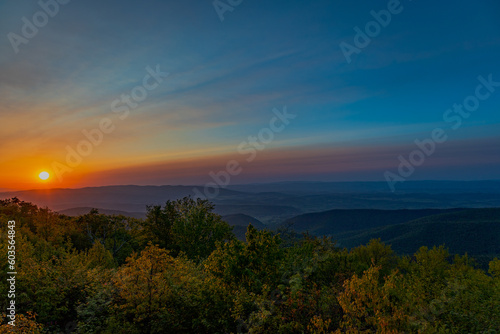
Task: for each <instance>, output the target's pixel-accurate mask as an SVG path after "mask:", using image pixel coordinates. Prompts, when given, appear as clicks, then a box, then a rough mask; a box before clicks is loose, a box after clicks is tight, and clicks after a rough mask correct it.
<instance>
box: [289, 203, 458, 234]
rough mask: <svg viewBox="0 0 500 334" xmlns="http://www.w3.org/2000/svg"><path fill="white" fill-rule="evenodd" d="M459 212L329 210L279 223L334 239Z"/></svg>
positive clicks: (452, 210) (449, 210)
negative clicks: (432, 216) (376, 228)
mask: <svg viewBox="0 0 500 334" xmlns="http://www.w3.org/2000/svg"><path fill="white" fill-rule="evenodd" d="M461 210H462V209H446V210H436V209H425V210H366V209H362V210H330V211H325V212H316V213H307V214H303V215H300V216H297V217H294V218H291V219H288V220H286V221H285V222H284V223H283V226H286V227H290V228H292V229H293V230H294V231H295V232H299V233H300V232H310V233H311V234H315V235H335V234H339V233H343V232H348V231H354V230H365V229H370V228H374V227H380V226H386V225H394V224H400V223H404V222H408V221H412V220H415V219H417V218H422V217H425V216H431V215H437V214H441V213H449V212H455V211H461Z"/></svg>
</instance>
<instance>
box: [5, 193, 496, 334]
mask: <svg viewBox="0 0 500 334" xmlns="http://www.w3.org/2000/svg"><path fill="white" fill-rule="evenodd" d="M368 219H369V218H368ZM11 221H14V222H15V227H14V228H12V227H11V225H10V224H8V222H11ZM0 222H1V225H0V235H1V238H2V239H1V240H2V241H1V243H0V249H1V251H0V253H1V254H2V256H0V266H1V268H2V269H1V274H0V275H1V280H0V295H1V296H2V298H0V300H1V301H2V302H1V303H2V311H0V317H1V323H0V333H33V334H35V333H128V334H139V333H141V334H142V333H144V334H152V333H315V334H326V333H485V334H486V333H500V331H499V329H500V260H498V259H494V260H492V261H490V262H489V265H488V266H487V268H484V266H480V265H478V263H477V262H476V261H475V260H474V259H473V258H472V257H470V256H467V254H465V255H455V254H450V253H449V252H448V250H447V248H446V246H445V245H443V246H440V247H433V248H428V247H421V248H420V249H419V250H418V251H417V252H415V253H414V254H412V255H398V254H396V253H395V252H394V251H393V250H392V249H391V247H390V245H386V244H384V243H382V242H380V240H377V239H372V240H370V241H369V242H368V243H367V244H365V245H362V246H358V247H354V248H350V249H347V248H342V247H339V246H337V244H336V242H335V237H332V238H326V237H323V238H321V237H317V236H311V235H308V234H307V233H304V234H302V235H297V234H295V233H293V232H292V231H290V230H287V229H282V230H278V231H269V230H258V229H256V228H254V227H253V226H252V225H249V226H248V229H247V231H246V235H245V239H246V240H245V241H242V240H238V239H237V238H236V237H235V235H234V234H233V232H232V227H231V226H230V225H229V224H228V223H226V222H224V221H223V219H222V218H221V216H220V215H218V214H216V213H214V205H213V204H212V203H210V202H209V201H207V200H201V199H193V198H190V197H185V198H183V199H179V200H175V201H167V202H166V203H165V204H164V205H152V206H148V207H147V217H146V219H137V218H131V217H126V216H123V215H105V214H101V213H99V211H98V210H96V209H93V210H91V211H90V212H89V213H87V214H84V215H80V216H77V217H70V216H66V215H62V214H59V213H57V212H54V211H51V210H50V209H49V208H46V207H45V208H41V207H38V206H36V205H34V204H32V203H29V202H24V201H22V200H19V199H18V198H12V199H6V200H2V201H0ZM13 230H15V271H16V273H17V274H16V277H15V292H14V293H15V298H14V299H15V307H16V316H15V326H12V325H10V324H9V321H11V320H12V319H10V318H9V317H8V311H7V308H8V306H9V305H8V298H7V296H8V295H9V292H10V291H12V290H11V285H10V283H9V281H7V279H8V278H9V275H8V274H7V273H8V272H10V271H12V268H11V267H10V265H11V264H10V263H9V257H8V256H7V254H11V253H8V252H9V250H11V249H12V248H9V247H10V246H11V245H12V243H9V240H13V239H14V237H13V236H14V232H10V231H13ZM9 236H10V238H9Z"/></svg>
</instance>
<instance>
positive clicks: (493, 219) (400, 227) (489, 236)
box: [338, 208, 500, 257]
mask: <svg viewBox="0 0 500 334" xmlns="http://www.w3.org/2000/svg"><path fill="white" fill-rule="evenodd" d="M377 238H380V239H381V240H382V241H383V242H385V243H387V244H390V245H391V246H392V248H393V249H394V250H396V251H397V252H399V253H401V254H412V253H414V252H415V251H416V250H417V249H418V248H419V247H421V246H428V247H432V246H435V245H442V244H444V245H445V246H446V247H448V248H449V250H450V252H451V253H453V254H464V253H466V252H467V253H468V254H469V255H474V256H477V255H491V257H494V256H499V255H500V208H488V209H466V210H461V211H458V212H449V213H443V214H437V215H432V216H427V217H423V218H420V219H416V220H413V221H410V222H406V223H403V224H396V225H389V226H383V227H378V228H373V229H368V230H364V231H356V232H350V233H345V234H340V235H338V240H339V241H340V245H341V246H344V247H348V248H349V247H355V246H358V245H361V244H364V243H366V242H368V241H369V240H370V239H377Z"/></svg>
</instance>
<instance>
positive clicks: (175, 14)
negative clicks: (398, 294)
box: [0, 0, 500, 188]
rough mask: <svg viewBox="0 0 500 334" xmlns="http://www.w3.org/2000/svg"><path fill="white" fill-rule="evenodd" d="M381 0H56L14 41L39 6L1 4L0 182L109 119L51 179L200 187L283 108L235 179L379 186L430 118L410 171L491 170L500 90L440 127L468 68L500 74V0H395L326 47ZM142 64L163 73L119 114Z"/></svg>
mask: <svg viewBox="0 0 500 334" xmlns="http://www.w3.org/2000/svg"><path fill="white" fill-rule="evenodd" d="M44 2H47V1H44ZM223 2H225V3H227V2H226V1H223ZM388 3H390V1H350V2H345V1H312V2H306V1H272V2H271V1H248V0H244V1H242V2H241V4H239V5H238V6H235V7H234V8H233V10H232V11H227V12H225V13H224V20H223V21H221V20H220V19H219V16H218V14H217V12H216V10H215V9H214V6H213V4H212V2H211V1H193V0H185V1H182V2H179V1H159V0H158V1H153V0H146V1H78V0H72V1H71V2H69V3H68V4H64V5H60V8H59V12H58V13H57V14H56V15H55V16H54V17H50V18H49V20H48V23H47V24H46V25H45V26H43V27H41V28H40V29H39V31H38V34H37V35H36V36H34V37H33V38H30V39H29V42H28V43H27V44H21V45H19V46H18V47H19V52H18V53H16V52H14V49H13V47H12V43H11V42H10V41H9V37H8V34H9V33H15V34H18V35H22V31H21V29H22V26H23V24H24V23H23V21H22V18H23V17H26V18H28V20H30V21H32V20H33V15H34V14H36V13H37V12H38V11H40V10H41V7H40V5H39V4H38V2H37V1H24V2H22V3H21V2H13V1H11V2H6V1H4V2H2V3H1V4H0V33H1V35H2V36H3V37H2V38H1V39H0V70H1V71H0V98H1V100H2V102H3V103H2V106H0V117H2V119H3V122H2V123H3V125H4V126H3V129H2V132H1V133H0V137H1V139H2V141H3V142H4V145H2V147H0V157H1V158H0V159H1V160H2V165H3V166H2V175H4V176H5V177H6V178H7V179H8V180H10V181H8V180H7V179H6V180H0V183H2V184H0V188H3V187H5V188H12V187H14V188H29V187H35V186H36V184H34V183H33V180H32V178H31V176H32V174H33V173H36V172H37V171H38V170H39V169H44V170H49V171H50V172H51V174H58V173H57V172H56V171H54V170H52V169H53V168H54V162H59V163H61V164H63V165H67V162H66V156H67V146H70V147H74V148H75V147H76V146H77V145H78V143H79V142H80V141H81V140H83V139H85V138H84V137H82V130H84V129H87V130H90V129H93V128H96V127H98V126H99V121H100V120H101V119H103V118H108V117H109V118H111V119H113V122H114V124H115V129H114V131H113V132H112V133H110V134H106V135H105V136H104V139H103V141H102V143H100V144H99V145H97V146H96V147H94V148H93V150H92V153H91V154H90V155H88V156H85V157H82V161H81V162H80V163H79V164H78V166H75V167H71V168H70V169H71V171H66V172H65V173H64V174H63V175H59V176H61V177H58V178H54V180H53V183H52V184H51V185H52V186H84V185H104V184H129V183H135V184H181V183H183V184H194V183H202V182H206V181H208V180H209V177H208V173H209V172H210V171H217V170H221V169H223V168H225V165H226V163H227V161H228V160H231V159H236V160H238V161H242V162H244V161H245V159H244V158H245V157H243V156H242V155H241V154H239V153H238V152H237V147H238V145H240V143H242V142H244V141H245V140H247V138H248V136H251V135H256V134H257V133H259V131H261V129H263V128H265V127H266V126H268V124H269V121H270V119H271V118H272V117H273V113H272V110H273V108H278V109H280V110H281V109H282V108H283V106H287V109H288V111H289V112H290V113H293V114H295V115H297V117H296V118H295V119H293V120H292V121H291V122H290V124H289V125H287V126H286V128H285V130H283V131H282V132H280V133H276V134H275V136H274V140H273V141H272V142H270V143H268V144H266V145H265V149H264V150H262V151H259V155H258V157H257V159H256V160H255V161H252V162H249V163H246V164H245V166H244V170H243V172H242V173H241V174H240V175H237V176H236V177H235V178H234V179H233V182H235V183H245V182H255V181H273V180H325V181H329V180H336V181H342V180H345V181H351V180H374V181H375V180H384V172H385V171H392V172H394V173H396V170H397V168H398V164H399V161H398V156H399V155H403V156H408V155H409V154H410V152H412V150H414V149H415V144H414V143H413V142H414V140H415V139H420V140H422V139H425V138H429V136H430V133H431V132H432V131H433V129H435V128H438V127H441V128H443V129H445V130H446V131H447V134H448V135H449V139H448V140H447V141H446V142H445V143H443V144H441V145H438V147H437V149H436V152H435V153H434V154H432V155H431V156H429V157H427V159H426V161H425V163H424V164H422V165H421V166H418V167H417V168H416V170H415V173H413V174H412V175H411V177H409V178H408V179H412V180H418V179H461V180H462V179H464V180H471V179H498V178H500V172H499V171H500V168H499V167H500V159H499V156H500V155H499V154H498V153H500V150H499V148H498V143H499V142H500V141H499V140H498V139H499V138H500V136H499V131H498V130H499V129H500V112H499V111H500V87H499V88H498V91H495V92H493V93H492V94H491V96H490V97H489V98H488V99H486V100H485V101H481V104H480V106H479V108H478V109H477V110H476V111H474V112H473V113H472V114H471V116H470V117H469V118H467V119H464V120H463V123H462V125H461V126H460V128H459V129H457V130H451V124H450V123H446V122H444V121H443V114H444V113H445V111H446V110H447V109H449V108H451V107H452V105H453V104H454V103H462V102H463V101H464V99H465V98H466V97H467V96H469V95H471V94H474V92H475V88H476V87H477V85H478V84H479V81H478V79H477V78H478V76H483V77H485V78H487V77H488V75H492V78H493V80H494V81H496V82H500V63H499V61H498V59H500V58H499V56H500V3H499V2H498V1H493V0H485V1H481V2H480V3H477V2H473V1H455V2H453V3H451V2H450V3H441V2H438V3H436V2H435V1H432V2H431V1H424V0H421V1H417V0H413V1H409V0H405V1H401V2H400V5H399V6H400V7H401V8H402V11H401V12H400V13H399V14H393V15H392V18H391V22H390V23H389V24H388V25H387V27H383V28H381V32H380V34H378V35H376V36H375V37H373V38H372V41H371V43H370V44H369V45H368V46H367V47H366V48H363V49H362V50H361V52H360V53H359V54H356V55H353V57H352V62H351V63H348V62H347V61H346V58H345V57H344V55H343V53H342V51H341V49H340V47H339V44H340V43H341V42H346V43H350V44H354V42H353V39H354V37H355V34H356V33H355V31H354V30H353V29H354V27H356V26H357V27H360V28H361V29H362V30H364V27H365V25H366V24H367V23H368V22H370V21H373V20H374V19H373V17H372V16H371V14H370V12H371V11H372V10H373V11H376V12H379V11H380V10H383V9H387V7H388ZM157 65H159V66H160V67H161V70H162V71H165V72H169V76H168V77H167V78H165V80H164V81H163V82H162V83H161V84H160V85H159V87H158V88H156V89H154V90H152V91H150V92H149V93H148V96H147V98H146V99H145V100H144V101H142V102H141V103H140V104H139V106H138V107H137V108H135V109H134V110H131V111H130V115H129V116H128V117H127V118H126V119H125V120H122V121H121V120H118V119H117V117H116V115H115V114H113V112H112V111H111V107H110V104H111V103H112V101H114V100H115V99H117V98H119V97H120V96H121V94H128V93H130V92H131V90H132V89H133V88H134V87H136V86H137V85H140V84H141V83H142V81H143V77H144V76H145V75H146V74H147V71H146V67H147V66H150V67H152V68H155V66H157ZM59 174H61V173H60V172H59Z"/></svg>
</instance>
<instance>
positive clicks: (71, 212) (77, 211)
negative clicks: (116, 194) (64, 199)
mask: <svg viewBox="0 0 500 334" xmlns="http://www.w3.org/2000/svg"><path fill="white" fill-rule="evenodd" d="M92 209H97V210H99V213H102V214H105V215H122V216H125V217H132V218H138V219H144V218H146V213H145V212H127V211H119V210H108V209H100V208H90V207H86V208H72V209H66V210H59V211H58V212H59V213H60V214H63V215H66V216H72V217H76V216H81V215H85V214H87V213H89V212H90V210H92Z"/></svg>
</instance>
